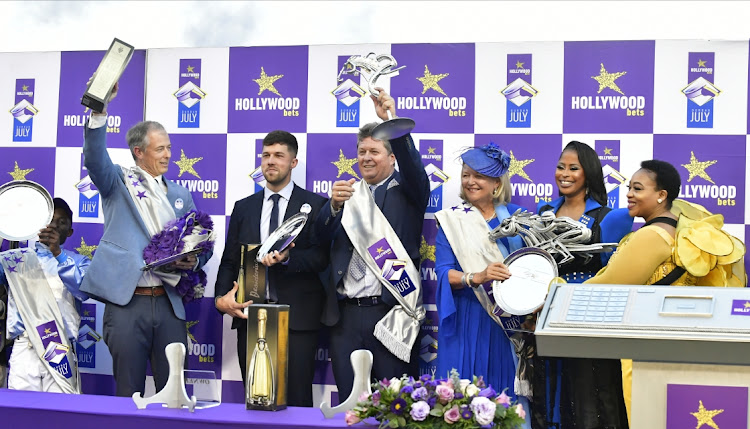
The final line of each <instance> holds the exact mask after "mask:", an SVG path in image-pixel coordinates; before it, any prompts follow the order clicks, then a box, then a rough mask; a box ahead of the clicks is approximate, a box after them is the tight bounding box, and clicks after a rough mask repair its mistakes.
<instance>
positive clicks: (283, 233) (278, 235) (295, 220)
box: [255, 203, 312, 262]
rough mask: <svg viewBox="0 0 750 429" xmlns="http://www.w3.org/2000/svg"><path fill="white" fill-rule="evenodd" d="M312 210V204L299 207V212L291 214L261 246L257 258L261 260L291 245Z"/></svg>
mask: <svg viewBox="0 0 750 429" xmlns="http://www.w3.org/2000/svg"><path fill="white" fill-rule="evenodd" d="M311 210H312V207H310V204H307V203H305V204H303V205H302V207H301V208H300V209H299V213H297V214H296V215H293V216H291V217H290V218H289V219H287V220H285V221H284V222H283V223H282V224H281V225H279V227H278V228H276V230H275V231H274V232H272V233H271V234H270V235H269V236H268V238H266V241H264V242H263V244H262V245H261V246H260V249H259V250H258V255H257V256H256V258H255V260H256V261H258V262H261V261H262V260H263V258H265V257H266V255H268V254H269V253H273V252H274V251H279V252H283V251H284V250H286V249H287V248H288V247H289V246H291V245H292V243H294V240H296V239H297V237H298V236H299V235H300V233H301V232H302V229H303V228H304V227H305V224H306V223H307V215H308V214H309V213H310V211H311Z"/></svg>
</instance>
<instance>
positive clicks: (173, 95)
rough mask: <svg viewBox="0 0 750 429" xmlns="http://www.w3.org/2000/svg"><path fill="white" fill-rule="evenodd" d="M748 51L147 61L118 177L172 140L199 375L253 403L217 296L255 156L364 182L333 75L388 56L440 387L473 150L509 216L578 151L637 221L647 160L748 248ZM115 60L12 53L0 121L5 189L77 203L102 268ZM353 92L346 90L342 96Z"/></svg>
mask: <svg viewBox="0 0 750 429" xmlns="http://www.w3.org/2000/svg"><path fill="white" fill-rule="evenodd" d="M748 49H749V44H748V41H721V42H714V41H702V40H685V41H661V40H657V41H608V42H602V41H594V42H548V43H540V42H535V43H477V44H471V43H465V44H394V45H387V44H370V45H326V46H285V47H231V48H206V49H153V50H148V51H144V50H139V51H136V53H135V55H134V56H133V59H132V61H131V63H130V65H129V66H128V68H127V70H126V72H125V74H124V75H123V77H122V80H121V82H120V93H119V95H118V97H117V99H116V100H115V101H114V102H113V104H112V106H111V108H110V114H111V116H110V117H109V122H108V124H107V126H108V133H109V136H108V142H109V148H110V149H109V150H110V154H111V156H112V158H113V160H114V161H115V162H117V163H121V164H124V165H132V163H133V161H132V158H131V156H130V154H129V153H128V151H127V146H126V143H125V133H126V132H127V130H128V129H129V128H130V127H131V126H132V125H134V124H135V123H136V122H138V121H140V120H143V119H149V120H155V121H159V122H161V123H162V124H164V126H165V127H166V128H167V131H168V132H169V133H170V135H171V139H172V143H173V147H172V161H174V162H175V164H174V165H172V166H171V168H170V170H169V172H168V173H167V177H169V178H170V179H172V180H175V181H177V182H178V183H180V184H182V185H184V186H185V187H187V188H188V189H189V190H191V191H192V194H193V198H194V200H195V203H196V205H197V206H198V208H199V209H201V210H204V211H207V212H208V213H210V214H211V216H212V217H213V219H214V222H215V224H216V228H217V233H218V236H219V237H220V238H219V241H218V242H217V246H216V250H215V253H214V257H213V258H212V260H211V261H210V262H209V263H208V265H207V268H206V269H207V273H208V277H209V287H208V290H207V294H206V298H203V299H201V300H198V301H197V302H194V303H192V304H189V305H188V306H187V320H186V323H187V328H188V336H189V339H188V344H189V351H188V361H187V365H188V367H189V368H190V369H201V370H212V371H215V372H216V374H217V377H218V378H220V379H221V380H222V383H223V395H224V397H223V400H224V401H225V402H241V401H242V383H241V381H240V380H241V377H240V372H239V365H238V363H237V355H236V337H235V335H236V334H235V332H234V331H232V330H231V329H229V327H230V321H229V320H228V318H226V317H225V318H222V316H221V315H219V313H218V312H216V310H214V307H213V298H212V297H213V294H214V291H213V282H214V281H215V279H216V271H217V268H218V265H219V260H220V256H221V253H222V251H223V247H224V242H223V237H224V234H225V231H226V225H227V224H228V220H229V215H230V213H231V210H232V208H233V206H234V202H235V201H237V200H238V199H241V198H244V197H246V196H247V195H250V194H252V193H253V192H257V191H258V189H260V187H259V186H258V185H256V182H255V181H254V180H253V178H252V173H253V171H254V170H255V169H256V168H257V167H258V166H259V163H260V162H259V158H258V157H257V152H258V147H259V145H258V143H257V142H258V140H259V139H262V138H263V136H264V135H265V133H267V132H269V131H271V130H275V129H283V130H287V131H290V132H292V133H294V134H295V135H296V136H297V138H298V140H299V143H300V150H299V154H298V158H299V161H300V162H299V164H298V166H297V168H296V169H295V170H294V172H293V175H292V177H293V179H294V181H295V182H296V183H297V184H298V185H300V186H302V187H305V188H307V189H309V190H311V191H313V192H316V193H319V194H320V195H324V196H328V192H329V191H330V188H331V184H332V183H333V181H335V180H337V179H349V178H352V177H353V178H357V179H358V178H359V177H360V176H359V170H358V168H357V165H356V155H355V154H356V148H355V141H356V140H355V134H356V131H357V127H358V126H361V125H363V124H365V123H367V122H371V121H373V120H375V119H376V117H375V114H374V112H373V109H372V107H371V101H370V100H369V97H368V96H367V95H368V94H367V84H366V82H364V80H363V79H361V78H360V77H351V76H350V77H349V80H345V82H337V81H336V76H337V74H338V71H339V69H340V68H341V65H342V64H343V61H345V60H346V58H348V57H349V56H350V55H355V54H362V55H364V54H367V53H368V52H378V53H391V54H392V55H393V56H394V57H395V58H396V59H397V60H398V62H399V64H402V65H406V68H405V69H403V70H402V71H401V72H400V75H399V76H397V77H395V78H393V79H392V80H387V79H384V80H383V81H382V82H378V83H379V84H380V85H381V86H383V87H384V88H386V90H388V91H389V92H390V93H391V94H392V95H393V96H394V98H395V99H396V103H397V107H398V112H399V114H400V115H401V116H407V117H411V118H413V119H415V120H416V123H417V125H416V128H415V130H414V134H413V137H414V140H415V142H416V144H417V145H418V147H419V151H420V153H421V154H422V159H423V161H424V164H425V168H426V169H427V173H428V175H429V177H430V180H431V182H432V195H431V197H430V206H429V208H428V213H427V214H426V215H425V221H424V232H423V242H422V246H421V254H422V265H421V269H420V273H421V276H422V281H423V284H424V287H425V303H426V307H427V320H426V323H425V325H424V327H423V329H422V336H421V337H420V338H419V340H418V342H419V364H420V368H421V371H422V372H423V373H432V372H434V371H435V365H434V363H435V358H436V356H437V353H439V347H438V346H439V345H438V344H437V326H436V321H437V317H436V312H435V310H436V308H435V304H434V303H435V300H434V291H435V288H436V275H435V271H434V267H435V247H434V244H435V235H436V226H435V222H434V213H435V212H436V211H439V210H441V209H442V208H443V207H447V206H449V205H451V204H455V203H457V202H458V192H459V188H460V180H459V178H460V163H459V162H458V161H457V158H458V156H459V154H460V153H461V151H462V150H463V149H465V148H468V147H471V146H475V145H477V146H478V145H484V144H486V143H488V142H490V141H493V142H495V143H497V144H498V145H500V146H501V147H502V148H503V149H504V150H505V151H506V152H508V153H509V154H510V155H511V157H512V158H511V159H512V162H511V169H510V175H511V178H510V180H511V184H512V187H513V202H514V203H517V204H520V205H522V206H525V207H527V208H529V209H533V208H535V207H536V205H537V204H538V203H539V202H540V201H549V200H551V199H554V198H556V196H557V188H556V186H555V183H554V172H555V166H556V161H557V158H558V156H559V153H560V151H561V149H562V148H563V146H564V145H565V144H566V143H567V142H568V141H570V140H574V139H575V140H580V141H583V142H585V143H587V144H589V145H591V146H592V147H594V148H595V149H596V151H597V153H598V154H599V155H600V159H601V160H602V164H603V165H604V166H605V170H606V171H605V178H606V180H607V184H608V190H609V201H610V205H612V206H613V207H622V206H623V205H624V201H625V193H626V188H625V186H624V185H626V184H627V181H628V178H629V176H630V175H631V174H632V173H633V172H635V170H637V169H638V165H639V163H640V162H641V161H642V160H645V159H651V158H658V159H663V160H666V161H669V162H671V163H672V164H674V165H675V166H676V167H677V169H678V170H679V171H680V173H681V175H682V179H683V183H682V184H683V187H682V195H681V197H682V198H685V199H687V200H689V201H694V202H696V203H699V204H702V205H704V206H706V207H707V208H708V209H709V210H712V211H714V212H718V213H722V214H723V215H724V217H725V220H726V222H727V225H726V230H727V231H729V232H730V233H732V234H734V235H735V236H737V237H739V238H741V239H744V237H745V235H746V230H747V228H748V226H750V212H748V211H747V210H746V208H745V207H746V205H747V201H746V198H747V193H746V192H745V189H746V186H747V181H748V174H747V166H748V163H747V150H748V149H747V147H748V142H750V117H748V109H749V108H750V97H749V96H748V82H749V81H750V73H749V72H748ZM102 56H103V51H97V52H45V53H0V100H5V101H4V102H5V105H6V109H7V111H8V112H9V113H6V114H5V115H4V116H2V119H0V174H4V175H5V180H3V181H0V182H5V181H10V180H14V179H27V180H33V181H36V182H39V183H41V184H42V185H44V186H45V187H47V188H48V189H49V190H50V191H51V192H52V193H53V195H54V196H59V197H62V198H64V199H65V200H67V201H68V203H69V204H70V205H71V207H72V208H73V211H74V228H75V234H74V235H73V237H72V238H71V239H69V240H68V242H67V243H66V245H65V247H66V248H67V249H68V250H69V251H73V252H78V253H81V254H84V255H87V256H90V257H96V245H97V244H98V241H99V238H100V236H101V234H102V223H103V221H104V219H103V216H102V211H101V210H100V201H99V197H98V196H94V197H91V198H87V197H86V196H84V195H82V194H79V192H78V191H77V189H76V188H75V186H74V185H75V183H76V182H77V181H78V180H80V179H81V178H82V177H84V176H86V175H87V172H86V170H85V168H84V167H83V162H82V154H81V146H82V144H83V131H82V129H81V128H82V124H83V121H84V118H85V114H84V109H83V106H81V105H80V102H79V101H80V96H81V94H82V93H83V90H84V87H85V84H86V81H87V80H88V78H89V76H90V75H91V74H92V73H93V71H94V70H95V68H96V66H97V64H98V62H99V61H100V60H101V58H102ZM341 84H344V85H346V86H347V91H346V92H344V93H343V94H345V96H342V97H343V98H342V97H339V98H337V97H336V96H334V95H333V92H334V89H336V88H337V87H338V86H339V85H341ZM146 89H148V90H146ZM180 160H182V161H183V162H181V163H180V164H179V165H178V164H177V163H176V162H177V161H180ZM5 245H6V246H7V243H5ZM83 310H84V316H83V319H82V322H81V323H82V327H84V326H85V328H84V329H86V330H88V331H91V333H90V334H89V335H88V336H87V337H86V341H84V343H81V344H80V345H79V347H78V350H79V352H78V355H79V359H80V361H81V365H80V366H81V372H82V373H83V387H84V392H85V393H95V394H113V391H114V390H113V379H112V377H111V374H112V362H111V357H110V356H109V353H108V351H107V348H106V345H105V344H104V342H103V341H101V339H100V335H99V334H100V333H101V331H102V316H103V310H104V307H103V305H102V304H101V303H97V302H95V301H91V300H90V301H88V302H87V303H85V305H84V308H83ZM326 344H327V339H326V338H325V336H323V337H322V338H321V348H320V349H319V350H318V353H317V354H316V356H315V359H316V361H317V363H318V373H317V374H316V378H315V383H316V384H315V388H316V392H315V399H316V402H320V401H321V400H324V399H325V400H331V399H333V401H334V402H336V401H337V399H338V398H337V395H336V387H335V383H334V381H333V376H332V372H331V366H330V360H329V359H328V353H327V349H326ZM290 383H291V384H293V383H294V381H293V380H290ZM149 386H151V387H150V389H151V390H150V392H149V391H147V393H151V392H153V387H152V385H151V384H149ZM704 404H705V405H706V406H707V407H708V406H709V404H708V403H704ZM693 405H694V404H693ZM724 405H725V406H726V404H724ZM694 408H695V407H694ZM693 411H695V410H693Z"/></svg>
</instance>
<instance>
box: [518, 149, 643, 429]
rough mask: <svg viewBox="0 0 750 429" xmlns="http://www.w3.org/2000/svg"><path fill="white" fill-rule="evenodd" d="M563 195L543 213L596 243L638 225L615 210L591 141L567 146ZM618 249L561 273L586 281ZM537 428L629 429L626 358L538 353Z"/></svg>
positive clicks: (560, 178) (561, 173)
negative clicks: (577, 225)
mask: <svg viewBox="0 0 750 429" xmlns="http://www.w3.org/2000/svg"><path fill="white" fill-rule="evenodd" d="M555 182H556V183H557V187H558V189H559V190H560V198H558V199H556V200H554V201H552V202H549V203H545V202H542V203H540V204H539V205H538V206H537V213H542V212H545V211H550V210H551V211H553V212H555V214H556V216H557V217H563V216H567V217H569V218H571V219H576V220H578V221H579V222H581V223H583V224H584V225H586V226H587V227H588V228H589V229H591V239H590V240H589V241H588V243H587V244H591V243H619V242H620V240H621V239H622V238H623V237H624V236H625V235H626V234H627V233H629V232H630V231H631V230H632V227H633V218H632V217H630V215H629V214H628V210H627V209H614V210H613V209H610V208H609V207H608V206H607V190H606V186H605V184H604V177H603V174H602V164H601V161H599V156H598V155H597V153H596V152H595V151H594V149H592V148H591V147H590V146H588V145H587V144H585V143H581V142H577V141H572V142H570V143H568V145H567V146H565V149H563V152H562V154H561V155H560V159H559V161H558V163H557V169H556V171H555ZM611 255H612V253H601V254H600V255H599V256H594V257H593V258H591V259H589V260H586V259H584V258H582V257H580V256H576V259H575V260H574V261H572V262H568V263H566V264H563V265H560V266H559V267H558V271H559V274H560V277H562V278H563V279H565V281H567V282H568V283H583V282H584V281H585V280H588V279H589V278H591V277H593V276H594V275H595V274H596V273H597V272H598V271H599V270H600V269H601V268H602V267H604V266H605V265H607V261H609V257H610V256H611ZM532 385H533V391H534V398H533V404H532V427H533V428H534V429H553V428H555V429H558V428H566V429H567V428H582V429H595V428H610V429H623V428H624V429H627V427H628V421H627V415H626V413H625V404H624V402H623V395H622V381H621V371H620V361H619V360H616V359H573V358H563V359H561V358H542V357H539V356H537V357H535V359H534V371H533V375H532Z"/></svg>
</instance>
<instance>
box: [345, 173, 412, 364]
mask: <svg viewBox="0 0 750 429" xmlns="http://www.w3.org/2000/svg"><path fill="white" fill-rule="evenodd" d="M354 189H355V191H354V195H352V198H351V199H350V200H349V201H347V203H346V209H345V210H344V212H343V214H342V217H341V225H342V226H343V227H344V230H345V231H346V234H347V235H348V236H349V239H350V240H351V242H352V244H353V245H354V249H355V251H357V252H358V253H359V254H360V256H362V259H363V260H364V261H365V264H366V265H367V268H368V269H369V270H370V271H371V272H372V273H373V274H375V277H377V279H378V280H379V281H380V283H381V284H382V285H383V286H384V287H385V288H387V289H388V290H389V291H390V292H391V294H392V295H393V296H394V297H395V298H396V300H397V301H398V304H397V305H395V306H393V308H391V310H390V311H389V312H388V314H386V315H385V316H383V318H382V319H380V321H379V322H378V323H377V324H376V325H375V331H374V332H373V334H374V335H375V338H377V339H378V340H379V341H380V342H381V343H383V345H384V346H385V347H386V348H387V349H388V350H389V351H390V352H391V353H393V354H394V355H395V356H396V357H398V358H399V359H401V360H403V361H405V362H409V360H410V359H411V349H412V347H413V346H414V343H415V342H416V341H417V335H418V334H419V326H420V325H421V322H422V320H424V317H425V310H424V307H422V284H421V283H420V278H419V271H418V270H417V267H415V266H414V263H413V262H412V260H411V258H410V257H409V253H408V252H407V251H406V249H405V248H404V245H403V244H402V243H401V240H400V239H399V238H398V236H397V235H396V232H395V231H393V228H392V227H391V224H390V223H389V222H388V219H386V217H385V215H383V212H381V211H380V208H379V207H378V206H377V205H376V204H375V200H374V199H373V196H372V193H371V192H370V190H369V188H368V186H367V183H365V181H364V180H361V181H359V182H358V183H356V184H355V185H354ZM408 215H409V214H408V213H404V216H408Z"/></svg>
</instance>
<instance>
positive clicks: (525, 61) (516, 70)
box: [500, 54, 539, 128]
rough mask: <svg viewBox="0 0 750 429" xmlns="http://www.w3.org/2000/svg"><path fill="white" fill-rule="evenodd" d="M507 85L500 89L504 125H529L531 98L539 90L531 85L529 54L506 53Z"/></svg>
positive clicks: (511, 126)
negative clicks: (504, 104) (503, 109)
mask: <svg viewBox="0 0 750 429" xmlns="http://www.w3.org/2000/svg"><path fill="white" fill-rule="evenodd" d="M507 82H508V86H506V87H505V88H504V89H503V90H502V91H500V93H501V94H503V96H505V99H506V104H507V106H506V109H505V126H506V127H507V128H530V127H531V99H532V98H533V97H534V96H536V94H537V93H538V92H539V91H537V90H536V88H534V87H533V86H531V54H508V75H507Z"/></svg>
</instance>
